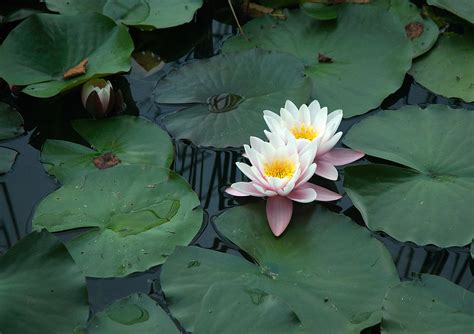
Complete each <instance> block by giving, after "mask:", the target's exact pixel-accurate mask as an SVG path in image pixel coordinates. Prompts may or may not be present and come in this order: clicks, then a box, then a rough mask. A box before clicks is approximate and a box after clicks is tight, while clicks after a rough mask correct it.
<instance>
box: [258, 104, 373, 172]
mask: <svg viewBox="0 0 474 334" xmlns="http://www.w3.org/2000/svg"><path fill="white" fill-rule="evenodd" d="M263 113H264V116H263V117H264V119H265V122H266V123H267V125H268V128H269V129H270V132H269V131H265V134H266V135H267V137H268V139H271V138H272V139H273V140H274V137H280V138H282V139H283V140H284V141H285V142H287V141H288V140H289V138H294V139H295V140H296V142H297V146H298V150H301V149H303V148H304V147H305V146H306V145H308V144H310V143H313V142H315V141H317V142H318V149H317V154H316V158H315V162H316V163H317V165H318V168H317V169H316V174H317V175H319V176H322V177H324V178H326V179H329V180H337V177H338V172H337V169H336V167H335V166H342V165H345V164H348V163H351V162H354V161H356V160H358V159H360V158H362V157H363V156H364V153H363V152H359V151H353V150H351V149H347V148H334V146H335V145H336V144H337V142H338V141H339V139H341V136H342V132H341V131H339V132H336V131H337V128H338V127H339V124H340V123H341V120H342V110H340V109H338V110H335V111H333V112H331V113H330V114H329V115H328V108H327V107H324V108H321V106H320V105H319V102H318V101H316V100H314V101H313V102H311V104H310V105H309V106H307V105H306V104H303V105H302V106H301V107H300V108H299V109H298V107H296V105H295V104H294V103H293V102H291V101H289V100H288V101H286V103H285V107H284V108H281V109H280V115H277V114H275V113H274V112H272V111H270V110H265V111H264V112H263Z"/></svg>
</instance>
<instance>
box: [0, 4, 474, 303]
mask: <svg viewBox="0 0 474 334" xmlns="http://www.w3.org/2000/svg"><path fill="white" fill-rule="evenodd" d="M199 20H203V21H199ZM187 26H188V25H185V26H184V27H179V28H176V29H173V31H172V33H173V34H174V35H173V34H172V36H178V37H176V38H179V36H186V35H187V33H189V31H190V30H189V29H191V31H192V34H193V40H194V41H196V40H197V41H198V42H197V45H194V48H193V44H192V43H188V44H186V43H183V44H186V45H180V48H177V49H178V50H177V54H175V55H173V54H171V51H172V50H169V49H168V50H167V51H169V52H168V53H167V54H166V57H162V54H161V53H160V52H159V51H161V50H162V49H161V50H160V47H161V48H163V44H160V43H158V42H156V43H155V44H153V43H152V41H157V40H159V38H162V39H164V40H165V41H166V43H168V44H169V37H166V36H161V37H160V36H158V37H157V36H156V35H153V33H152V32H146V33H145V32H142V33H140V32H138V31H135V32H134V33H135V34H136V35H140V34H141V35H145V37H146V38H145V37H143V40H142V41H143V42H142V43H138V44H137V47H138V50H139V51H140V52H142V51H146V50H150V51H153V52H154V54H160V57H161V59H164V60H165V61H167V63H166V64H164V66H163V67H162V68H161V69H160V70H158V71H155V72H153V73H148V74H146V75H144V74H143V73H142V72H143V71H142V72H140V71H136V70H133V71H132V73H131V74H130V75H127V76H126V79H125V77H113V78H112V79H113V80H114V81H113V82H114V86H120V88H121V90H122V92H123V93H124V99H125V100H126V104H127V110H126V113H129V114H137V113H138V110H139V112H140V114H141V115H142V116H144V117H147V118H149V119H151V120H154V121H156V122H157V123H160V118H161V117H162V115H163V114H166V113H168V112H172V111H175V109H172V108H166V109H158V108H157V106H156V105H155V104H154V103H153V101H152V94H151V92H152V90H153V88H154V86H155V85H156V81H157V80H159V79H160V78H162V77H163V76H164V75H165V74H166V73H168V72H169V71H171V70H173V69H174V68H176V67H178V66H180V65H182V64H183V63H185V62H188V61H190V60H191V59H193V58H201V57H209V56H211V55H213V54H215V53H217V52H218V50H219V47H220V45H221V41H222V39H223V38H224V37H225V36H227V35H228V34H229V33H230V32H232V28H231V27H230V26H227V25H223V24H220V23H217V22H216V21H211V20H210V18H209V14H208V13H206V12H205V11H203V12H201V13H200V15H199V17H198V21H196V22H192V23H190V24H189V26H188V28H189V29H188V28H186V27H187ZM170 33H171V32H170ZM155 34H157V33H155ZM196 34H197V35H199V37H196ZM154 37H157V39H154ZM147 38H148V40H147ZM183 38H184V37H183ZM147 41H148V42H149V43H148V44H147ZM149 44H151V45H152V46H153V49H148V48H147V47H148V46H149ZM174 44H176V43H174ZM174 44H173V45H174ZM178 44H179V43H178ZM184 46H186V50H185V52H183V47H184ZM178 51H179V52H178ZM170 60H172V62H170ZM160 66H161V65H160ZM4 97H5V96H4ZM7 99H8V102H10V103H14V104H15V105H17V106H18V109H19V110H21V111H22V114H23V115H24V117H25V122H26V128H27V130H28V131H29V134H28V135H25V136H22V137H20V138H17V139H14V140H11V141H8V142H4V143H2V145H3V146H6V147H10V148H13V149H15V150H17V151H18V152H19V156H18V159H17V162H16V164H15V165H14V168H13V170H12V171H11V172H10V173H8V174H6V175H3V176H0V253H1V252H4V251H5V250H6V249H8V248H10V247H11V246H12V245H13V244H15V243H16V242H17V241H18V240H19V239H20V238H21V237H23V236H24V235H26V234H27V233H28V232H29V231H30V230H31V213H32V211H33V209H34V206H35V205H36V204H37V203H38V202H39V201H40V200H41V198H43V197H44V196H46V195H47V194H49V193H50V192H52V191H54V190H55V189H56V188H57V187H58V185H57V184H56V183H55V181H54V180H53V179H52V178H51V177H49V176H47V175H46V174H45V173H44V171H43V168H42V166H41V163H40V161H39V160H40V156H39V151H38V150H39V149H40V148H41V146H42V144H43V142H44V140H45V139H46V138H57V139H65V140H71V141H76V142H79V143H82V144H86V143H84V142H82V140H81V138H79V136H78V135H77V134H75V133H74V132H73V131H72V129H71V127H70V125H69V121H70V120H71V119H74V118H80V117H87V114H86V113H85V112H84V110H83V109H82V107H81V106H80V99H79V91H78V90H74V91H72V92H70V93H69V94H68V95H67V96H65V97H61V98H55V99H51V100H45V101H43V100H42V101H38V100H36V99H30V98H26V97H22V98H21V99H12V98H11V97H8V98H7ZM237 100H238V99H234V97H231V98H229V96H225V97H224V98H222V97H214V98H213V99H212V101H211V102H212V103H211V104H212V105H216V106H217V107H216V108H217V110H224V109H225V108H227V107H228V106H229V105H230V106H231V105H232V104H233V103H238V101H237ZM431 103H444V104H449V105H450V106H452V107H463V108H468V109H474V104H472V103H471V104H466V103H463V102H462V101H460V100H456V99H446V98H443V97H439V96H436V95H434V94H431V93H429V92H428V91H426V90H425V89H423V88H422V87H420V86H418V85H417V84H414V83H413V82H412V79H411V78H410V77H407V79H406V80H405V83H404V85H403V87H402V88H401V89H400V90H399V91H398V92H397V93H395V94H393V95H391V96H389V97H388V98H387V99H386V100H385V102H384V103H383V104H382V107H383V108H398V107H400V106H402V105H404V104H420V105H426V104H431ZM366 116H367V114H366V115H362V116H358V117H355V118H353V119H350V120H344V121H343V123H342V125H341V129H342V130H343V131H344V132H346V131H347V130H348V129H349V128H350V126H351V125H352V124H354V123H356V122H358V121H359V120H360V119H361V118H364V117H366ZM236 161H242V157H241V155H240V152H238V151H236V150H212V149H198V148H196V147H194V146H193V145H191V144H189V143H185V142H178V143H176V158H175V161H174V165H173V169H174V170H176V171H177V172H178V173H179V174H181V175H182V176H183V177H184V178H185V179H186V180H188V182H189V183H190V184H191V186H192V188H193V189H194V190H195V191H196V192H197V194H198V196H199V198H200V200H201V204H202V206H203V208H204V210H205V212H206V218H205V227H204V230H203V232H202V233H201V234H200V235H199V237H198V238H197V239H196V240H195V241H194V244H196V245H199V246H201V247H204V248H212V249H215V250H217V251H222V252H231V253H233V254H236V255H238V254H240V253H239V252H238V251H237V250H236V249H235V247H233V246H232V245H228V244H226V243H224V242H223V241H222V239H221V238H220V237H219V235H218V234H217V233H216V231H215V230H214V228H213V225H212V223H211V222H212V218H213V217H215V216H216V215H217V214H219V213H221V212H222V211H223V210H225V209H226V208H229V207H231V206H233V205H236V204H237V202H236V201H235V200H234V199H232V198H230V197H228V196H226V195H224V193H223V190H224V189H225V187H226V186H228V185H229V184H231V183H233V182H236V181H242V180H244V177H243V175H242V174H241V172H240V171H239V170H238V169H237V168H236V167H235V162H236ZM361 163H364V162H361ZM341 177H342V178H343V173H341ZM318 182H319V180H318ZM323 185H324V186H327V187H329V188H331V183H330V182H329V183H327V184H323ZM336 187H337V189H338V190H339V191H340V192H342V190H343V189H342V180H339V181H338V182H337V183H336ZM252 200H255V199H242V200H239V203H244V202H245V201H252ZM325 205H327V206H328V207H329V208H330V209H331V210H333V211H337V212H342V213H344V214H346V215H348V216H350V217H351V218H352V219H353V220H355V221H356V222H357V223H358V224H361V225H363V221H362V219H361V217H360V214H359V213H358V211H357V210H356V209H354V207H353V206H352V203H351V201H350V199H349V198H348V197H347V196H345V197H344V198H343V199H342V200H340V201H339V202H338V203H337V205H335V204H330V203H329V204H325ZM72 234H73V233H62V234H60V235H59V236H60V237H61V238H63V239H67V238H70V237H71V236H72ZM376 236H377V238H378V239H379V240H380V241H382V242H383V243H384V244H385V245H386V246H387V248H388V249H389V251H390V253H391V254H392V256H393V259H394V262H395V263H396V266H397V270H398V273H399V275H400V277H401V278H402V279H410V277H411V276H412V274H413V273H420V272H421V273H432V274H436V275H440V276H443V277H446V278H448V279H449V280H451V281H453V282H455V283H457V284H459V285H461V286H463V287H465V288H468V289H470V290H471V291H474V278H473V275H472V273H471V271H470V268H469V267H470V263H471V262H472V260H471V258H470V254H469V250H468V249H467V248H452V249H448V250H444V249H439V248H436V247H432V246H428V247H419V246H416V245H414V244H411V243H400V242H398V241H396V240H393V239H392V238H390V237H388V236H386V235H384V234H383V233H382V234H376ZM347 246H348V247H350V245H347ZM241 255H243V256H245V254H241ZM158 278H159V268H154V269H151V270H149V271H148V272H146V273H139V274H133V275H131V276H130V277H127V278H120V279H88V288H89V298H90V302H91V305H92V309H93V310H94V311H96V310H99V309H101V308H103V307H104V306H105V305H106V304H108V303H110V302H112V301H114V300H116V299H118V298H121V297H124V296H126V295H128V294H130V293H132V292H137V291H140V292H144V293H148V294H150V295H151V296H153V297H154V298H155V299H156V300H158V301H159V302H160V304H164V302H163V297H162V295H161V289H160V284H159V279H158Z"/></svg>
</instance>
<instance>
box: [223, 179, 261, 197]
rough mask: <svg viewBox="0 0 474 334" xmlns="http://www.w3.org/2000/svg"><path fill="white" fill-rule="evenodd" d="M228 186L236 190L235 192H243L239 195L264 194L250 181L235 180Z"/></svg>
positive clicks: (257, 195) (256, 195)
mask: <svg viewBox="0 0 474 334" xmlns="http://www.w3.org/2000/svg"><path fill="white" fill-rule="evenodd" d="M230 187H231V188H232V189H234V190H237V192H239V193H241V194H244V195H240V196H255V197H264V196H265V195H264V194H262V193H261V192H259V191H258V190H257V189H256V188H255V187H254V185H253V183H252V182H236V183H233V184H232V185H231V186H230ZM227 193H229V192H227ZM237 196H239V195H237Z"/></svg>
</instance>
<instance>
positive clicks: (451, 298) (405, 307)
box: [382, 275, 474, 334]
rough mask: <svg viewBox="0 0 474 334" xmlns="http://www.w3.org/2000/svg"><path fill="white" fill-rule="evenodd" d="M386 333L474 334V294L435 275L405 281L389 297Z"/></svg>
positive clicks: (385, 319)
mask: <svg viewBox="0 0 474 334" xmlns="http://www.w3.org/2000/svg"><path fill="white" fill-rule="evenodd" d="M382 333H386V334H398V333H400V334H401V333H459V334H461V333H474V294H472V293H471V292H469V291H468V290H466V289H464V288H462V287H460V286H458V285H456V284H454V283H452V282H450V281H448V280H447V279H445V278H442V277H438V276H433V275H422V276H421V277H420V278H419V279H415V280H414V281H412V282H403V283H401V284H400V285H398V286H396V287H394V288H392V289H390V290H389V291H388V293H387V296H386V297H385V300H384V303H383V319H382Z"/></svg>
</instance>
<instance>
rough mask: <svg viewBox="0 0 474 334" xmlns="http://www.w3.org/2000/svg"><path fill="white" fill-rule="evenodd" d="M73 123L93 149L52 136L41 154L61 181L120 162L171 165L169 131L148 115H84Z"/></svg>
mask: <svg viewBox="0 0 474 334" xmlns="http://www.w3.org/2000/svg"><path fill="white" fill-rule="evenodd" d="M72 125H73V127H74V129H75V130H76V131H77V132H78V133H79V134H80V135H81V136H82V137H83V138H84V139H86V140H87V141H88V142H89V143H90V144H91V145H92V147H93V148H92V149H91V148H88V147H85V146H82V145H79V144H76V143H71V142H67V141H62V140H51V139H49V140H47V141H46V143H45V144H44V147H43V152H42V154H41V161H42V162H43V166H44V168H45V170H46V171H47V172H48V173H49V174H51V175H54V176H56V177H57V178H58V179H59V180H60V181H61V182H62V183H66V182H68V181H69V180H70V179H72V178H74V177H77V176H80V175H86V174H89V173H91V172H93V171H95V170H97V169H105V168H111V167H113V166H115V165H119V164H121V165H153V166H159V167H169V166H170V164H171V162H172V160H173V145H172V143H171V140H170V138H169V136H168V134H167V133H166V132H165V131H163V130H162V129H161V128H160V127H159V126H158V125H156V124H154V123H152V122H150V121H148V120H146V119H145V118H142V117H134V116H120V117H114V118H108V119H103V120H92V119H81V120H75V121H73V122H72Z"/></svg>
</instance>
